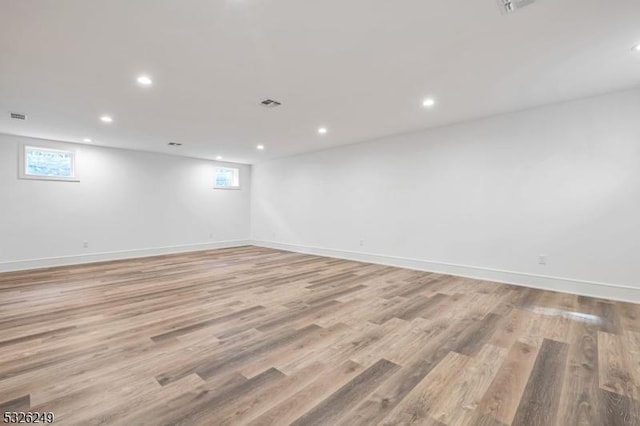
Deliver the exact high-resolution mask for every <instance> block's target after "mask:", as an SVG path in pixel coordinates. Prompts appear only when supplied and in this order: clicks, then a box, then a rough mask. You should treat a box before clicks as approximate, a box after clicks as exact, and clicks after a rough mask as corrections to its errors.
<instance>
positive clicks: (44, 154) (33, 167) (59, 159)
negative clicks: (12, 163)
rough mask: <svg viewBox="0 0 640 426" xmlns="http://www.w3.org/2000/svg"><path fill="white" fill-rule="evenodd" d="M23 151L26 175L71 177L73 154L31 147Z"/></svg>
mask: <svg viewBox="0 0 640 426" xmlns="http://www.w3.org/2000/svg"><path fill="white" fill-rule="evenodd" d="M25 151H26V152H25V157H26V158H25V163H26V164H25V173H26V174H28V175H31V176H59V177H73V153H71V152H65V151H55V150H46V149H41V148H31V147H27V148H26V150H25Z"/></svg>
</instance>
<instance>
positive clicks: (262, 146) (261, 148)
mask: <svg viewBox="0 0 640 426" xmlns="http://www.w3.org/2000/svg"><path fill="white" fill-rule="evenodd" d="M256 148H258V149H259V150H260V151H262V150H263V149H264V145H258V146H256Z"/></svg>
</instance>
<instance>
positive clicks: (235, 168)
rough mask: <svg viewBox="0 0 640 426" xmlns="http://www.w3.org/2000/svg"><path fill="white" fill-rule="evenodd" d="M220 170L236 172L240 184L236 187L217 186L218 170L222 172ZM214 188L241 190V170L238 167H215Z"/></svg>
mask: <svg viewBox="0 0 640 426" xmlns="http://www.w3.org/2000/svg"><path fill="white" fill-rule="evenodd" d="M220 169H224V170H234V173H235V174H236V177H237V181H238V184H237V185H234V186H223V185H216V175H217V174H218V170H220ZM213 188H214V189H240V169H239V168H237V167H214V169H213Z"/></svg>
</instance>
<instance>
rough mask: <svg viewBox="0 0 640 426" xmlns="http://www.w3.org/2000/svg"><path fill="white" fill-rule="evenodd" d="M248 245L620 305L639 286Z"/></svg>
mask: <svg viewBox="0 0 640 426" xmlns="http://www.w3.org/2000/svg"><path fill="white" fill-rule="evenodd" d="M251 244H253V245H255V246H258V247H267V248H274V249H279V250H286V251H293V252H298V253H306V254H315V255H319V256H326V257H334V258H340V259H348V260H355V261H359V262H368V263H377V264H380V265H388V266H396V267H400V268H408V269H415V270H419V271H428V272H436V273H441V274H447V275H455V276H459V277H467V278H473V279H480V280H485V281H493V282H498V283H505V284H513V285H519V286H525V287H532V288H538V289H541V290H550V291H558V292H561V293H570V294H577V295H580V296H589V297H598V298H602V299H609V300H616V301H622V302H631V303H640V287H631V286H626V285H619V284H609V283H600V282H594V281H583V280H577V279H572V278H559V277H551V276H545V275H535V274H529V273H524V272H514V271H505V270H501V269H493V268H484V267H478V266H467V265H458V264H455V263H445V262H434V261H429V260H421V259H410V258H404V257H395V256H386V255H379V254H370V253H362V252H355V251H347V250H337V249H329V248H321V247H312V246H302V245H297V244H287V243H277V242H274V241H262V240H253V241H251Z"/></svg>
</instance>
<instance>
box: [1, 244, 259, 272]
mask: <svg viewBox="0 0 640 426" xmlns="http://www.w3.org/2000/svg"><path fill="white" fill-rule="evenodd" d="M247 245H251V242H250V241H249V240H232V241H216V242H211V243H197V244H184V245H176V246H166V247H155V248H146V249H138V250H120V251H111V252H104V253H91V254H79V255H71V256H59V257H48V258H42V259H25V260H13V261H8V262H0V272H12V271H23V270H28V269H40V268H51V267H54V266H66V265H80V264H84V263H95V262H107V261H110V260H122V259H134V258H139V257H150V256H159V255H163V254H177V253H186V252H193V251H202V250H211V249H221V248H231V247H240V246H247Z"/></svg>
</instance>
